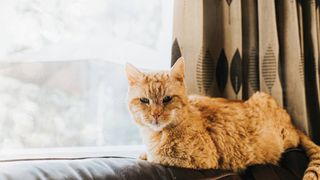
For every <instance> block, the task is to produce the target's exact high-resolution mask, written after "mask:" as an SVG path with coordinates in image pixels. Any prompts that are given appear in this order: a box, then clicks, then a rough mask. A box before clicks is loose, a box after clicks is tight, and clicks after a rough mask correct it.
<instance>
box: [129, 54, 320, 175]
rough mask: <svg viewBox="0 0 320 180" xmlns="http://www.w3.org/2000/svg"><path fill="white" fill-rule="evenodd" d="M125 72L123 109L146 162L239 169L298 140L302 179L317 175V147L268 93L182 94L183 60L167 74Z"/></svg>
mask: <svg viewBox="0 0 320 180" xmlns="http://www.w3.org/2000/svg"><path fill="white" fill-rule="evenodd" d="M126 73H127V77H128V81H129V92H128V104H129V110H130V112H131V114H132V116H133V118H134V120H135V122H136V123H137V124H138V126H139V128H140V130H141V133H142V136H143V141H144V143H145V144H146V145H147V153H146V154H145V155H144V157H143V158H145V159H147V160H148V161H149V162H153V163H159V164H162V165H168V166H177V167H184V168H194V169H210V168H214V169H217V168H221V169H231V170H234V171H240V170H244V169H245V168H246V167H248V166H250V165H254V164H266V163H272V164H277V162H278V161H279V159H280V157H281V153H282V152H284V151H285V150H286V149H288V148H292V147H297V146H298V145H299V144H300V145H301V146H302V147H303V148H304V149H305V151H306V153H307V155H308V156H309V158H310V163H309V166H308V168H307V170H306V172H305V175H304V178H303V179H305V180H309V179H320V147H319V146H317V145H316V144H314V143H313V142H312V141H311V140H310V139H309V138H308V137H307V136H306V135H304V134H303V133H302V132H301V131H299V130H298V129H297V128H295V127H294V126H293V125H292V123H291V119H290V117H289V115H288V114H287V112H286V111H285V110H284V109H282V108H281V107H280V106H279V105H278V104H277V103H276V101H275V100H274V99H273V98H272V97H271V96H270V95H268V94H265V93H262V92H257V93H255V94H254V95H253V96H252V97H251V98H250V99H249V100H247V101H232V100H227V99H223V98H210V97H205V96H199V95H195V96H188V95H187V93H186V87H185V84H184V61H183V58H180V59H179V60H178V61H177V62H176V63H175V65H174V66H173V67H172V69H171V70H170V71H168V72H165V71H164V72H155V73H143V72H141V71H139V70H138V69H136V68H135V67H134V66H132V65H129V64H127V66H126Z"/></svg>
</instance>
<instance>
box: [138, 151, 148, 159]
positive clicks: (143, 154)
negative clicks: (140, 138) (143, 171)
mask: <svg viewBox="0 0 320 180" xmlns="http://www.w3.org/2000/svg"><path fill="white" fill-rule="evenodd" d="M139 159H141V160H145V161H146V160H147V153H145V152H144V153H142V154H140V156H139Z"/></svg>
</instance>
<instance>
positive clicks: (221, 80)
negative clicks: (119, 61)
mask: <svg viewBox="0 0 320 180" xmlns="http://www.w3.org/2000/svg"><path fill="white" fill-rule="evenodd" d="M174 2H175V6H174V11H175V13H174V36H173V45H172V64H173V63H174V62H175V61H176V60H177V59H178V58H179V57H180V56H183V57H184V58H185V60H186V83H187V87H188V92H189V93H196V94H203V95H209V96H213V97H225V98H229V99H244V100H245V99H247V98H249V97H250V96H251V95H252V94H253V93H254V92H256V91H263V92H266V93H269V94H271V95H272V96H273V97H274V98H275V99H276V100H277V102H278V103H279V104H280V105H281V106H283V107H284V108H286V110H287V111H288V113H289V114H290V115H291V117H292V119H293V122H294V124H295V125H296V126H297V127H298V128H299V129H301V130H303V131H304V132H306V133H308V134H309V135H310V136H311V137H312V138H313V139H314V140H315V141H316V142H317V143H320V109H319V100H320V80H319V75H320V72H319V69H320V68H319V59H320V55H319V53H320V34H319V33H320V10H319V1H316V0H281V1H280V0H278V1H276V0H263V1H262V0H261V1H258V0H175V1H174Z"/></svg>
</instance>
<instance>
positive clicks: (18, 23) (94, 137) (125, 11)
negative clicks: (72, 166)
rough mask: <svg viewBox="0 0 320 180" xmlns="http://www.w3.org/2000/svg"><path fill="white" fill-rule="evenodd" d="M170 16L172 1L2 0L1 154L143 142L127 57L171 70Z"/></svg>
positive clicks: (140, 64) (138, 63) (144, 65)
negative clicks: (132, 110) (130, 102)
mask: <svg viewBox="0 0 320 180" xmlns="http://www.w3.org/2000/svg"><path fill="white" fill-rule="evenodd" d="M172 16H173V1H172V0H152V1H150V0H121V1H119V0H70V1H66V0H1V1H0V27H1V28H0V39H1V41H0V154H1V152H9V150H10V149H14V150H17V149H18V150H19V149H33V148H44V149H45V148H46V149H47V148H68V147H72V148H74V147H79V148H80V147H91V148H92V147H97V146H99V147H110V146H119V147H120V146H125V147H128V145H132V146H135V147H136V145H141V144H142V142H141V138H140V136H139V133H138V129H137V127H136V126H135V124H134V123H133V121H132V118H131V117H130V115H129V113H128V110H127V105H126V92H127V81H126V77H125V73H124V64H125V63H126V62H129V63H132V64H134V65H136V66H137V67H140V68H144V69H151V70H153V69H168V68H169V66H170V53H171V41H172V19H173V17H172ZM135 149H136V148H135ZM100 150H101V149H100ZM81 152H82V151H81Z"/></svg>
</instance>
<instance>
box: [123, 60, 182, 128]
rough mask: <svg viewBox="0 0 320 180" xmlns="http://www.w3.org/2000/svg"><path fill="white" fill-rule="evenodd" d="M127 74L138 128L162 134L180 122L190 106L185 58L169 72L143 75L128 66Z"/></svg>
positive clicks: (131, 107) (129, 95) (131, 108)
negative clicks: (185, 77) (167, 128)
mask: <svg viewBox="0 0 320 180" xmlns="http://www.w3.org/2000/svg"><path fill="white" fill-rule="evenodd" d="M126 73H127V77H128V82H129V91H128V105H129V110H130V112H131V114H132V116H133V118H134V119H135V121H136V123H137V124H138V125H140V126H144V127H148V128H150V129H152V130H154V131H161V130H162V129H163V128H166V127H170V126H172V125H175V124H177V123H179V122H178V121H179V120H178V119H179V118H177V116H179V114H180V113H179V112H180V111H182V108H183V107H184V106H185V105H186V103H187V95H186V88H185V84H184V60H183V58H182V57H181V58H180V59H178V61H177V62H176V63H175V64H174V66H173V67H172V68H171V70H170V71H162V72H153V73H144V72H141V71H140V70H138V69H137V68H135V67H134V66H132V65H130V64H127V65H126Z"/></svg>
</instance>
